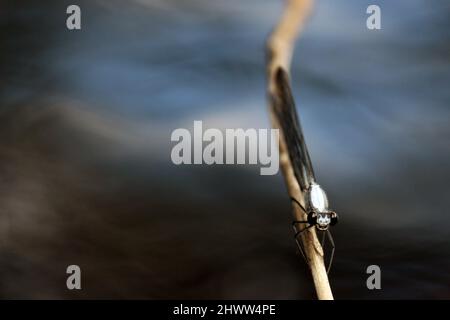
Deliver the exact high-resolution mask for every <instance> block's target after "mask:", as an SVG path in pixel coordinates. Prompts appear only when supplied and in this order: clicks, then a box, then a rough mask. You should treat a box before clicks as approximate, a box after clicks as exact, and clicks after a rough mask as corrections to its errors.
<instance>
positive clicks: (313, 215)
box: [308, 211, 317, 225]
mask: <svg viewBox="0 0 450 320" xmlns="http://www.w3.org/2000/svg"><path fill="white" fill-rule="evenodd" d="M308 223H309V224H313V225H315V224H317V214H316V213H315V212H314V211H311V212H310V213H308Z"/></svg>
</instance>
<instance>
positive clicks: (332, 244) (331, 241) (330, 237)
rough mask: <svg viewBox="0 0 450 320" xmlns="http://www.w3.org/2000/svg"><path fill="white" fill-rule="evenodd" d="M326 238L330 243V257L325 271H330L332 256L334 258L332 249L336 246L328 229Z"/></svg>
mask: <svg viewBox="0 0 450 320" xmlns="http://www.w3.org/2000/svg"><path fill="white" fill-rule="evenodd" d="M327 235H328V239H330V243H331V257H330V263H329V264H328V268H327V273H329V272H330V269H331V265H332V264H333V258H334V251H335V249H336V246H335V245H334V240H333V236H332V235H331V232H330V230H327Z"/></svg>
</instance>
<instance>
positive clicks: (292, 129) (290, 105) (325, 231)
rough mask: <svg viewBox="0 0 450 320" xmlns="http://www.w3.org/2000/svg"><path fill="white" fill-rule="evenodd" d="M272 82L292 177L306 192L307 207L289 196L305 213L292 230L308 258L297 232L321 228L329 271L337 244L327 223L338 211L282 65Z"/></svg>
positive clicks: (334, 218)
mask: <svg viewBox="0 0 450 320" xmlns="http://www.w3.org/2000/svg"><path fill="white" fill-rule="evenodd" d="M275 84H276V89H277V90H278V95H277V96H272V99H273V106H274V109H275V114H276V115H277V117H278V121H279V123H280V127H281V129H282V131H283V135H284V138H285V141H286V144H287V148H288V150H289V158H290V160H291V163H292V166H293V169H294V174H295V177H296V179H297V181H298V183H299V186H300V188H301V189H302V191H303V194H304V195H305V199H303V200H304V203H305V204H306V208H305V207H304V206H302V205H301V203H300V201H298V200H297V199H295V198H291V200H292V201H293V202H294V203H295V204H296V205H298V206H299V207H300V208H301V209H302V210H303V211H304V212H305V213H306V215H307V219H306V220H305V221H293V223H292V226H293V228H294V232H295V235H294V238H295V241H296V242H297V245H298V247H299V249H300V252H301V253H302V255H303V257H304V258H305V260H306V262H308V259H307V258H306V256H305V253H304V250H303V248H302V245H301V244H300V242H299V241H298V238H299V236H300V234H301V233H302V232H304V231H305V230H307V229H309V228H312V227H316V229H317V230H318V231H320V232H322V247H323V246H324V244H325V235H326V236H327V237H328V239H329V241H330V243H331V247H332V248H331V257H330V261H329V265H328V268H327V272H329V271H330V268H331V265H332V263H333V258H334V251H335V248H336V247H335V245H334V240H333V237H332V235H331V233H330V230H329V227H330V226H333V225H335V224H336V223H337V222H338V215H337V213H336V212H334V211H332V210H330V209H329V207H328V198H327V195H326V193H325V191H324V190H323V189H322V187H321V186H320V185H319V184H317V182H316V178H315V175H314V170H313V166H312V164H311V158H310V156H309V152H308V148H307V146H306V142H305V138H304V136H303V130H302V127H301V125H300V121H299V118H298V115H297V110H296V108H295V103H294V99H293V96H292V92H291V88H290V85H289V80H288V75H287V73H286V71H284V70H283V69H282V68H278V70H277V71H276V74H275Z"/></svg>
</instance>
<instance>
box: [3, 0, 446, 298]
mask: <svg viewBox="0 0 450 320" xmlns="http://www.w3.org/2000/svg"><path fill="white" fill-rule="evenodd" d="M69 4H72V2H70V1H46V2H37V1H10V0H6V1H5V0H3V1H2V2H0V43H1V44H0V297H1V298H155V299H162V298H200V299H203V298H217V299H221V298H233V299H237V298H254V299H258V298H270V299H311V298H314V297H315V293H314V288H313V286H312V280H311V279H310V275H309V272H308V270H307V268H306V265H305V263H304V262H303V260H302V258H301V256H300V255H299V254H298V253H296V246H295V243H294V241H293V239H292V230H291V226H290V222H291V220H292V218H291V207H290V202H289V199H288V196H287V193H286V189H285V186H284V183H283V179H282V176H281V174H278V175H277V176H260V175H259V169H258V168H257V167H254V166H237V165H236V166H175V165H173V164H172V163H171V161H170V151H171V148H172V146H173V143H171V141H170V134H171V132H172V131H173V130H174V129H175V128H180V127H184V128H188V129H191V128H192V125H193V121H194V120H203V122H204V125H205V126H206V127H216V128H269V127H270V124H269V121H268V113H267V107H266V100H265V97H266V96H265V78H264V77H265V67H264V41H265V39H266V37H267V35H268V34H269V32H270V30H271V28H272V27H273V26H274V24H275V23H276V21H277V19H278V18H279V15H280V13H281V11H282V8H283V2H282V1H278V0H270V1H269V0H267V1H260V0H258V1H256V0H247V1H237V0H227V1H219V0H214V1H208V0H164V1H163V0H159V1H158V0H154V1H152V0H134V1H131V0H129V1H118V0H96V1H84V0H79V1H77V4H78V5H79V6H80V7H81V10H82V30H81V31H72V32H71V31H68V30H67V29H66V27H65V20H66V17H67V15H66V13H65V12H66V8H67V6H68V5H69ZM370 4H378V5H380V6H381V9H382V30H379V31H370V30H368V29H367V28H366V18H367V14H366V8H367V6H368V5H370ZM449 18H450V3H449V2H448V1H447V0H434V1H425V0H398V1H387V0H386V1H379V0H378V1H375V0H373V1H366V0H362V1H361V0H350V1H345V2H344V1H332V0H319V1H317V2H316V6H315V10H314V12H313V15H312V17H311V19H310V21H309V24H308V26H307V28H306V30H305V33H304V34H303V36H302V38H301V40H300V41H299V42H298V45H297V48H296V51H295V54H294V57H293V68H292V80H293V90H294V94H295V97H296V100H297V105H298V109H299V113H300V116H301V120H302V122H303V126H304V131H305V136H306V139H307V142H308V144H309V149H310V152H311V157H312V160H313V163H314V165H315V170H316V174H317V178H318V181H319V182H320V183H321V184H322V185H323V186H324V188H325V189H326V190H327V192H328V196H329V198H330V201H331V206H332V207H333V208H334V209H335V210H336V211H337V212H338V213H340V217H341V220H340V224H339V225H338V226H337V227H335V228H334V229H333V234H334V238H335V242H336V245H337V250H336V257H335V263H334V266H333V269H332V272H331V274H330V279H331V285H332V288H333V290H334V294H335V296H336V298H340V299H356V298H363V299H379V298H386V299H398V298H413V299H415V298H425V299H444V298H447V299H448V298H450V274H449V273H448V270H450V215H449V209H448V208H449V207H450V197H449V196H450V187H449V183H448V179H449V178H450V161H449V160H450V144H449V137H450V126H449V119H450V108H449V107H450V105H449V102H450V90H449V83H450V42H449V40H450V19H449ZM69 264H78V265H80V267H81V268H82V276H83V278H82V286H83V290H82V291H80V292H73V291H68V290H67V289H66V287H65V283H66V280H65V279H66V274H65V268H66V267H67V266H68V265H69ZM372 264H376V265H379V266H380V267H381V270H382V290H374V291H369V290H368V289H367V288H366V278H367V274H366V273H365V271H366V268H367V266H368V265H372Z"/></svg>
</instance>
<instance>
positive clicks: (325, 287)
mask: <svg viewBox="0 0 450 320" xmlns="http://www.w3.org/2000/svg"><path fill="white" fill-rule="evenodd" d="M311 9H312V0H287V1H286V8H285V10H284V13H283V16H282V17H281V19H280V21H279V22H278V25H277V26H276V27H275V29H274V30H273V32H272V34H271V35H270V37H269V39H268V41H267V57H268V58H267V79H268V95H269V101H270V106H269V109H270V113H271V119H272V125H273V127H274V128H280V126H279V124H278V120H277V117H276V116H275V113H274V105H273V104H272V101H274V99H273V97H276V96H277V94H278V92H277V90H276V84H275V73H276V70H278V68H280V67H281V68H282V69H284V70H285V71H286V72H287V73H289V69H290V64H291V57H292V53H293V49H294V45H295V40H296V38H297V36H298V34H299V32H300V31H301V30H302V28H303V27H304V25H305V21H306V19H307V17H308V15H309V13H310V11H311ZM279 144H280V166H281V170H282V172H283V175H284V179H285V182H286V185H287V189H288V192H289V195H290V196H291V197H293V198H295V199H297V200H299V201H300V202H301V203H302V204H303V206H304V205H305V204H304V203H303V194H302V191H301V189H300V186H299V184H298V182H297V179H296V178H295V175H294V170H293V168H292V163H291V161H290V159H289V154H288V150H287V147H286V142H285V140H284V137H283V132H282V131H281V130H280V143H279ZM293 215H294V219H295V220H306V213H305V212H304V211H303V210H301V209H300V208H299V206H298V205H295V204H293ZM301 241H302V243H303V247H304V249H305V255H306V257H307V259H308V265H309V267H310V270H311V274H312V278H313V281H314V285H315V288H316V293H317V297H318V298H319V299H320V300H332V299H333V293H332V292H331V287H330V283H329V281H328V275H327V271H326V268H325V264H324V258H323V249H322V246H321V245H320V242H319V241H318V239H317V235H316V231H315V228H310V229H308V230H306V231H305V232H303V233H302V235H301Z"/></svg>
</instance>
